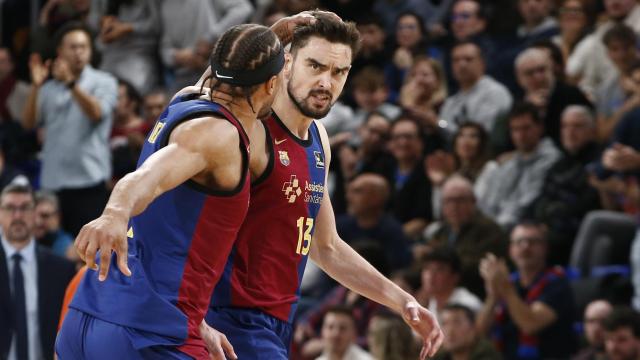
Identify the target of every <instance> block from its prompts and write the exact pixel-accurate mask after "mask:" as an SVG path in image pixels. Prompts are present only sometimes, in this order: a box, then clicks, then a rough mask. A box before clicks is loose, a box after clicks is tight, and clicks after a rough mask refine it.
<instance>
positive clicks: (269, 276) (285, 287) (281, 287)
mask: <svg viewBox="0 0 640 360" xmlns="http://www.w3.org/2000/svg"><path fill="white" fill-rule="evenodd" d="M263 123H264V126H265V129H266V133H267V139H266V144H267V147H268V148H269V150H270V155H271V156H270V160H269V164H268V166H267V169H266V170H265V172H264V174H263V175H262V176H260V178H258V179H256V180H255V181H254V183H253V184H252V185H251V204H250V205H249V213H248V214H247V219H246V221H245V223H244V224H242V227H241V229H240V233H239V234H238V239H237V240H236V243H235V244H234V246H233V250H232V251H231V254H230V255H229V261H228V262H227V265H226V267H225V270H224V274H223V276H222V279H221V280H220V282H219V283H218V285H217V286H216V288H215V290H214V294H213V297H212V299H211V306H212V307H214V308H215V307H227V306H232V307H240V308H253V309H260V310H262V311H264V312H266V313H267V314H269V315H271V316H273V317H276V318H278V319H281V320H283V321H287V322H291V320H292V319H293V316H294V314H295V309H296V306H297V302H298V298H299V296H300V282H301V280H302V275H303V273H304V268H305V266H306V263H307V257H308V253H309V249H310V246H311V239H312V237H313V233H314V230H315V220H316V216H317V215H318V211H319V210H320V204H321V202H322V197H323V195H324V193H325V191H326V189H325V184H324V180H325V166H326V165H325V154H324V149H323V147H322V141H321V140H320V133H319V132H318V127H317V125H316V123H315V122H312V123H311V126H310V127H309V134H308V137H307V139H306V140H301V139H300V138H298V137H296V136H295V135H293V134H292V133H291V132H290V131H289V129H287V127H286V126H285V125H284V124H283V123H282V121H281V120H280V119H279V118H278V117H277V115H275V114H273V115H272V116H271V117H269V118H268V119H267V120H265V121H263ZM211 325H212V326H214V327H215V324H211Z"/></svg>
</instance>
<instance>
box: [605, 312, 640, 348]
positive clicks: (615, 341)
mask: <svg viewBox="0 0 640 360" xmlns="http://www.w3.org/2000/svg"><path fill="white" fill-rule="evenodd" d="M604 329H605V335H604V337H605V340H604V346H605V350H606V353H607V360H638V359H640V315H639V314H638V313H637V312H636V311H634V310H632V309H629V308H626V307H617V308H614V309H613V311H612V312H611V314H610V315H609V316H608V317H607V318H606V319H605V321H604Z"/></svg>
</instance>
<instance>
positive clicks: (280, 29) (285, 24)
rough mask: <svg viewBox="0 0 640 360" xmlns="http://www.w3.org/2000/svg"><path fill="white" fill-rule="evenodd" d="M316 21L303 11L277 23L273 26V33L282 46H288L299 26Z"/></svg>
mask: <svg viewBox="0 0 640 360" xmlns="http://www.w3.org/2000/svg"><path fill="white" fill-rule="evenodd" d="M315 19H316V18H315V17H314V16H313V15H311V14H310V13H309V12H308V11H303V12H301V13H298V14H296V15H292V16H287V17H284V18H282V19H280V20H278V21H276V22H275V24H273V25H271V31H273V32H274V33H275V34H276V35H277V36H278V38H279V39H280V42H281V43H282V46H286V45H287V44H289V43H290V42H291V39H292V38H293V32H294V31H295V29H296V28H297V27H298V26H304V25H309V24H312V23H313V22H314V21H315Z"/></svg>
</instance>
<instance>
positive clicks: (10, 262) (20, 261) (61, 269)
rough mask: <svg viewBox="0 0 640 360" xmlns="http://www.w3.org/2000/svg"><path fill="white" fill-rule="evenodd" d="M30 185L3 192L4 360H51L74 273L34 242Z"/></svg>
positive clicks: (0, 279)
mask: <svg viewBox="0 0 640 360" xmlns="http://www.w3.org/2000/svg"><path fill="white" fill-rule="evenodd" d="M34 207H35V201H34V196H33V192H32V190H31V188H30V187H28V186H24V185H9V186H7V187H6V188H5V189H4V190H3V191H2V193H1V194H0V230H2V232H1V235H0V237H1V242H2V246H0V308H1V309H4V310H3V311H0V324H2V326H0V358H2V359H7V360H27V359H53V352H54V351H53V348H54V343H55V339H56V329H57V327H58V318H59V316H60V309H61V307H62V300H63V298H64V291H65V288H66V286H67V284H68V283H69V281H70V280H71V278H73V276H74V274H75V266H74V265H73V263H71V262H70V261H67V260H65V259H63V258H60V257H58V256H56V255H54V254H52V253H51V252H50V251H49V250H48V249H46V248H44V247H43V246H40V245H38V244H37V243H36V242H35V241H34V233H33V229H34V223H35V214H34Z"/></svg>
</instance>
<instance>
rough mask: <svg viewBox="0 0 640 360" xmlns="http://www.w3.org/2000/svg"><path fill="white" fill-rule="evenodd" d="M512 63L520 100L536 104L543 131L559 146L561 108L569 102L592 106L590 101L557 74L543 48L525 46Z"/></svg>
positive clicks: (569, 103) (570, 103)
mask: <svg viewBox="0 0 640 360" xmlns="http://www.w3.org/2000/svg"><path fill="white" fill-rule="evenodd" d="M515 67H516V75H517V78H518V83H519V84H520V86H521V87H522V89H523V90H524V96H523V100H524V101H527V102H529V103H531V104H533V105H535V106H536V108H537V110H538V112H539V114H540V116H541V117H542V119H543V124H544V128H545V135H548V136H549V137H551V139H552V140H553V141H554V143H555V144H556V146H560V145H561V141H560V115H561V114H562V111H563V110H564V109H565V108H566V107H567V106H569V105H573V104H578V105H585V106H589V107H591V103H590V102H589V100H588V99H587V98H586V96H585V95H584V94H583V93H582V92H581V91H580V90H579V89H578V88H576V87H574V86H571V85H568V84H566V83H564V82H563V81H561V80H559V79H557V78H556V76H555V75H554V73H553V63H552V61H551V58H550V57H549V54H548V53H547V52H546V51H544V50H542V49H539V48H528V49H526V50H524V51H523V52H521V53H520V54H519V55H518V57H517V58H516V62H515Z"/></svg>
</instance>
